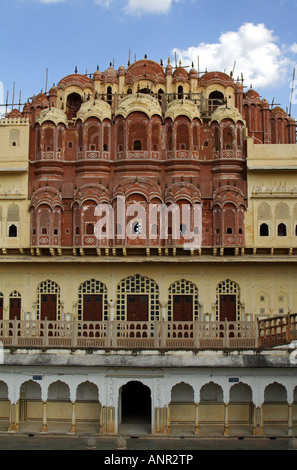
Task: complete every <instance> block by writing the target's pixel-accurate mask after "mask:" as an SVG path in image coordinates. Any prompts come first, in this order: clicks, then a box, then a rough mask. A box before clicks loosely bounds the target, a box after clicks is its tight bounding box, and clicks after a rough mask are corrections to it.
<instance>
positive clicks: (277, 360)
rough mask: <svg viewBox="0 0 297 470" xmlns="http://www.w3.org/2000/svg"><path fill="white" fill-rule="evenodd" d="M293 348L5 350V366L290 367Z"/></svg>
mask: <svg viewBox="0 0 297 470" xmlns="http://www.w3.org/2000/svg"><path fill="white" fill-rule="evenodd" d="M291 352H292V349H289V348H282V349H280V348H278V349H269V350H261V351H259V350H249V351H228V352H226V351H222V350H220V351H206V350H205V351H189V350H179V351H160V350H158V351H147V350H141V351H139V350H138V351H131V350H125V351H123V350H118V351H114V350H112V351H105V350H94V351H88V350H86V351H82V350H76V351H74V352H73V351H71V350H61V351H60V350H59V351H57V350H48V351H46V352H44V351H40V350H38V351H37V350H28V349H27V350H16V351H14V352H12V351H10V350H4V362H3V365H4V366H34V367H40V366H44V367H55V366H66V367H84V366H86V367H137V368H139V367H140V368H152V367H156V368H160V367H161V368H188V367H189V368H192V367H198V368H209V367H214V368H272V367H273V368H290V369H296V371H297V365H294V364H292V363H291V362H290V354H291Z"/></svg>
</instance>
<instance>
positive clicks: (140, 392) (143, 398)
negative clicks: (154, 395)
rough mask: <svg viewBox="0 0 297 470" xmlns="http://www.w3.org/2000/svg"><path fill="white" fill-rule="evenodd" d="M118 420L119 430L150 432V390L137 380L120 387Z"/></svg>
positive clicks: (125, 431)
mask: <svg viewBox="0 0 297 470" xmlns="http://www.w3.org/2000/svg"><path fill="white" fill-rule="evenodd" d="M119 400H120V401H119V422H120V426H121V432H124V433H127V434H130V433H135V432H137V433H141V434H147V433H150V432H151V416H152V404H151V403H152V400H151V390H150V388H149V387H147V386H146V385H143V383H141V382H138V381H131V382H128V383H126V384H125V385H123V387H122V388H121V389H120V398H119Z"/></svg>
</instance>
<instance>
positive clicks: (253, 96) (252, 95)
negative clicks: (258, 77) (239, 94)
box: [244, 88, 260, 101]
mask: <svg viewBox="0 0 297 470" xmlns="http://www.w3.org/2000/svg"><path fill="white" fill-rule="evenodd" d="M244 98H245V99H248V100H250V101H260V95H259V93H257V92H256V91H255V90H253V89H252V88H250V89H249V90H248V91H247V92H246V93H245V94H244Z"/></svg>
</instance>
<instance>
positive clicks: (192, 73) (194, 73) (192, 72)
mask: <svg viewBox="0 0 297 470" xmlns="http://www.w3.org/2000/svg"><path fill="white" fill-rule="evenodd" d="M189 77H190V78H198V72H197V70H196V69H194V67H192V68H191V70H190V72H189Z"/></svg>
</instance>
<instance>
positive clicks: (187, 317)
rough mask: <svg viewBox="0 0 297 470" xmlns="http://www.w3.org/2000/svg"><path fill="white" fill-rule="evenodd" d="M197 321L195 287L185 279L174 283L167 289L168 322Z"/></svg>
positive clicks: (196, 289) (197, 305)
mask: <svg viewBox="0 0 297 470" xmlns="http://www.w3.org/2000/svg"><path fill="white" fill-rule="evenodd" d="M198 319H199V302H198V288H197V286H196V285H195V284H193V283H192V282H190V281H187V280H186V279H181V280H179V281H175V282H174V283H173V284H171V286H170V287H169V293H168V321H195V320H198Z"/></svg>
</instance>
